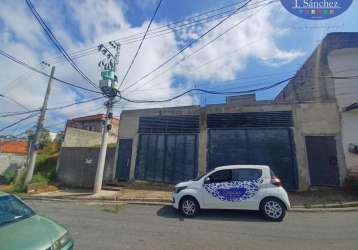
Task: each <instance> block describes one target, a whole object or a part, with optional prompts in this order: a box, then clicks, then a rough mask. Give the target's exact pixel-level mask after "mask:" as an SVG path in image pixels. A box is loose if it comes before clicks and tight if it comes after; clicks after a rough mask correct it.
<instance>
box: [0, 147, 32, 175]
mask: <svg viewBox="0 0 358 250" xmlns="http://www.w3.org/2000/svg"><path fill="white" fill-rule="evenodd" d="M27 152H28V144H27V141H18V140H11V141H10V140H8V141H4V140H3V141H0V175H2V174H4V172H5V171H6V170H7V169H12V170H16V169H18V168H20V167H22V166H24V165H25V163H26V159H27Z"/></svg>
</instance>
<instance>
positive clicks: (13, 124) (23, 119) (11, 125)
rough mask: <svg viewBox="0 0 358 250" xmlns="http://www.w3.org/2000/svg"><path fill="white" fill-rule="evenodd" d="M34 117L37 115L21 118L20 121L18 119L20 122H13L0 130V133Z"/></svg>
mask: <svg viewBox="0 0 358 250" xmlns="http://www.w3.org/2000/svg"><path fill="white" fill-rule="evenodd" d="M36 115H37V114H31V115H29V116H26V117H25V118H22V119H20V120H18V121H16V122H14V123H11V124H10V125H8V126H5V127H3V128H1V129H0V132H2V131H4V130H5V129H8V128H11V127H13V126H15V125H17V124H19V123H20V122H22V121H25V120H28V119H30V118H32V117H34V116H36Z"/></svg>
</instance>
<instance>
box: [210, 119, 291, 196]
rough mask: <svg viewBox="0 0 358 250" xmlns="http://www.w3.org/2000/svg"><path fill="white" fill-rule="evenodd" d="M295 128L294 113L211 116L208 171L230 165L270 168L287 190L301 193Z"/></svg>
mask: <svg viewBox="0 0 358 250" xmlns="http://www.w3.org/2000/svg"><path fill="white" fill-rule="evenodd" d="M246 125H249V126H250V127H245V126H246ZM269 126H271V127H269ZM291 126H292V123H291V118H290V112H272V113H269V114H268V113H240V114H227V116H225V114H220V115H219V114H218V115H216V114H215V115H212V116H211V117H208V127H211V128H210V129H209V143H208V154H207V162H208V166H207V169H208V170H211V169H213V168H215V167H218V166H222V165H230V164H262V165H268V166H270V167H271V169H272V170H273V171H274V172H275V174H276V175H277V176H278V177H279V178H280V179H281V180H282V182H283V185H284V187H285V188H286V189H288V190H297V188H298V179H297V169H296V164H295V155H294V150H293V143H292V141H293V139H292V131H291V129H290V128H289V127H291Z"/></svg>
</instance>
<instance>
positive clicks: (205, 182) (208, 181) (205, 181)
mask: <svg viewBox="0 0 358 250" xmlns="http://www.w3.org/2000/svg"><path fill="white" fill-rule="evenodd" d="M208 183H210V177H209V176H208V177H206V178H205V180H204V184H208Z"/></svg>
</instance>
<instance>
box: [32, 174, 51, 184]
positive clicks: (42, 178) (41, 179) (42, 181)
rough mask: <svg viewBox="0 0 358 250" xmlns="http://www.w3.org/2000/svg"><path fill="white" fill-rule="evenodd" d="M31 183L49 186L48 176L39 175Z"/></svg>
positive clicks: (35, 175)
mask: <svg viewBox="0 0 358 250" xmlns="http://www.w3.org/2000/svg"><path fill="white" fill-rule="evenodd" d="M31 183H38V184H48V183H49V178H48V176H47V175H46V174H41V173H37V174H34V176H33V177H32V180H31Z"/></svg>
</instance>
